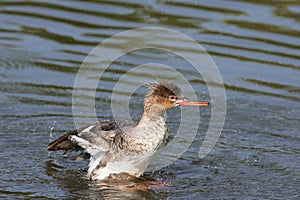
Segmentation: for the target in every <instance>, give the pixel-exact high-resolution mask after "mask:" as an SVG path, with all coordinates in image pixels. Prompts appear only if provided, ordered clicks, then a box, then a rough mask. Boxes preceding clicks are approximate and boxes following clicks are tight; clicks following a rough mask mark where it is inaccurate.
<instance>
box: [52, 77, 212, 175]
mask: <svg viewBox="0 0 300 200" xmlns="http://www.w3.org/2000/svg"><path fill="white" fill-rule="evenodd" d="M147 86H148V88H149V91H148V93H147V95H146V97H145V100H144V112H143V114H142V117H141V119H140V121H139V122H138V123H136V124H132V123H126V122H117V121H114V120H105V121H98V122H97V123H95V124H93V125H89V126H86V127H83V128H80V129H77V130H73V131H69V132H67V133H66V134H65V135H63V136H61V137H60V138H58V139H57V140H55V141H53V142H52V143H50V144H49V145H48V147H47V148H46V150H48V151H56V150H65V151H68V150H83V151H84V152H86V153H88V154H89V155H90V163H89V169H88V173H87V178H88V179H89V180H104V179H105V178H107V177H108V176H110V175H111V174H121V173H128V174H129V175H131V176H135V177H139V176H140V175H142V174H143V173H144V171H145V170H146V168H147V166H148V165H149V163H150V161H151V159H153V157H154V156H155V154H156V152H158V151H159V150H161V149H162V148H163V147H164V146H166V144H167V142H168V138H169V134H168V128H167V126H166V124H165V120H164V113H165V111H166V110H167V109H170V108H173V107H175V106H208V105H209V103H208V102H193V101H190V100H188V99H186V98H184V96H183V95H182V92H181V89H180V88H179V87H178V86H176V85H175V84H173V83H169V82H160V83H151V84H147Z"/></svg>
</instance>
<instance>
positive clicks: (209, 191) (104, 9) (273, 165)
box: [0, 0, 300, 199]
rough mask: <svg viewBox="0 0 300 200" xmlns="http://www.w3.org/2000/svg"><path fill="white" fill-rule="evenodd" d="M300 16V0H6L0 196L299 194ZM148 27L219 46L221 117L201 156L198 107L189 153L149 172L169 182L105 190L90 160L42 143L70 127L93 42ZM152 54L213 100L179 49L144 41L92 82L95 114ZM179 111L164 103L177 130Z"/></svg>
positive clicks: (0, 16) (211, 49) (0, 11)
mask: <svg viewBox="0 0 300 200" xmlns="http://www.w3.org/2000/svg"><path fill="white" fill-rule="evenodd" d="M299 19H300V2H299V1H292V0H291V1H247V0H244V1H243V0H240V1H190V2H189V1H182V2H181V1H176V2H173V1H172V2H171V1H147V2H138V1H132V2H131V1H124V2H98V1H51V2H50V1H49V2H47V1H1V2H0V52H1V56H0V66H1V68H0V77H1V78H0V91H1V93H0V97H1V98H0V105H1V107H0V111H1V112H0V120H1V127H0V128H1V129H0V130H1V132H0V134H1V139H0V154H1V163H0V171H1V173H0V198H1V199H26V198H27V199H29V198H32V199H34V198H36V199H143V198H144V199H165V198H166V199H167V198H170V199H298V198H300V194H299V188H300V135H299V129H300V126H299V119H300V114H299V112H300V103H299V101H300V95H299V94H300V81H299V77H300V76H299V75H300V73H299V69H300V56H299V55H300V20H299ZM146 26H155V27H164V28H170V29H173V30H177V31H180V32H182V33H184V34H186V35H188V36H190V37H192V38H193V39H195V40H196V41H197V42H199V43H200V44H201V45H203V47H204V48H205V49H206V50H207V51H208V53H209V54H210V55H211V56H212V58H213V60H214V62H215V63H216V64H217V66H218V69H219V70H220V72H221V75H222V77H223V80H224V83H225V87H226V95H227V115H226V122H225V126H224V129H223V131H222V135H221V137H220V139H219V141H218V143H217V145H216V146H215V148H214V149H213V151H212V152H211V153H210V154H209V155H208V156H206V157H205V158H203V159H200V158H199V157H198V152H199V147H200V146H201V143H202V141H203V138H204V136H205V132H206V130H207V127H208V123H209V119H210V109H209V108H207V109H201V116H202V118H201V119H202V121H201V123H202V125H201V127H200V128H199V130H198V134H197V136H196V138H195V140H194V142H193V144H192V145H191V146H190V147H189V148H188V150H187V151H186V152H185V153H184V155H183V156H181V158H180V159H178V160H177V161H176V162H175V163H173V164H172V165H169V166H168V167H165V168H163V169H161V170H159V171H156V172H154V173H147V174H146V176H148V177H150V178H153V179H162V180H164V181H169V182H171V183H172V184H171V186H169V187H165V188H162V189H151V190H149V191H146V192H145V191H134V192H120V191H118V190H110V189H99V187H97V184H96V183H94V182H91V181H86V180H85V179H84V178H83V177H84V174H85V171H86V166H87V163H86V162H81V163H77V162H74V161H73V157H74V155H70V156H64V155H62V153H51V154H50V155H49V154H48V153H47V152H46V151H45V150H44V149H45V147H46V146H47V144H48V143H49V142H50V141H52V140H53V139H54V138H56V137H58V136H59V135H61V134H63V133H64V132H65V131H67V130H70V129H73V128H74V123H73V115H72V107H71V106H72V89H73V84H74V80H75V76H76V73H77V71H78V69H79V66H80V64H81V63H82V61H83V60H84V58H85V57H86V56H87V55H88V53H89V52H90V51H91V50H92V49H93V48H94V47H95V46H97V45H98V44H99V43H100V42H102V41H103V40H105V39H107V38H109V37H110V36H112V35H114V34H117V33H119V32H121V31H125V30H129V29H132V28H138V27H146ZM149 62H153V63H154V62H157V63H162V64H166V65H169V66H173V67H174V68H175V69H177V70H178V71H180V73H181V74H183V75H184V76H185V77H186V79H187V80H189V82H190V83H191V84H192V86H193V87H194V88H195V89H196V90H197V91H198V93H197V96H198V98H199V99H204V100H210V98H209V93H208V91H207V88H206V86H205V83H204V82H203V79H202V77H200V76H197V75H195V73H194V72H193V70H192V68H191V67H190V66H189V65H188V64H187V63H185V62H183V61H182V60H181V59H180V58H179V57H178V56H174V55H170V54H169V53H165V52H161V51H153V50H141V51H136V52H132V53H129V54H126V55H124V56H122V57H120V58H119V59H117V60H116V61H115V62H114V63H112V65H111V66H110V67H109V68H108V70H107V71H106V72H105V73H104V75H103V77H102V79H101V83H100V84H99V87H98V90H97V92H96V101H97V103H96V109H97V115H98V118H99V119H104V118H107V117H110V116H111V110H110V98H111V93H112V91H113V88H114V86H115V84H116V83H117V81H118V79H119V78H120V77H121V76H122V75H123V74H125V73H126V72H127V71H128V70H130V69H131V68H133V67H135V66H136V65H139V64H144V63H149ZM162 73H163V72H162ZM139 76H140V75H139V74H137V75H136V79H138V78H140V77H139ZM130 82H131V83H134V82H135V76H134V75H133V76H132V79H131V80H130ZM202 91H203V92H202ZM144 93H145V89H144V88H140V89H138V90H136V93H135V94H134V95H133V96H132V97H131V107H130V108H131V111H130V112H131V115H132V117H133V118H134V119H138V118H139V116H140V114H141V112H142V111H141V109H142V101H143V96H144ZM124 95H125V96H126V95H128V94H124ZM186 109H188V108H186ZM178 118H180V109H177V108H176V109H174V110H172V111H170V112H168V115H167V120H168V124H169V126H170V129H171V131H173V132H175V131H176V129H177V128H178V122H179V119H178ZM192 120H193V119H191V121H192ZM186 127H187V128H188V125H186ZM172 136H174V135H172ZM181 142H182V144H184V143H185V141H184V140H182V141H181Z"/></svg>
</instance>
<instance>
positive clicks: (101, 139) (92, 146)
mask: <svg viewBox="0 0 300 200" xmlns="http://www.w3.org/2000/svg"><path fill="white" fill-rule="evenodd" d="M134 125H135V124H134V123H132V122H126V121H118V122H116V121H114V120H105V121H98V122H97V123H95V124H92V125H88V126H85V127H83V128H80V129H77V130H73V131H69V132H67V133H66V134H65V135H63V136H61V137H60V138H58V139H57V140H55V141H53V142H52V143H50V144H49V145H48V147H47V149H46V150H48V151H57V150H65V151H69V150H84V151H85V152H87V153H88V154H90V155H92V156H96V155H97V154H98V153H99V152H106V151H108V150H109V149H110V147H111V144H112V142H114V140H115V139H116V135H119V134H120V133H122V134H123V133H124V134H125V132H127V131H130V130H131V129H132V128H133V127H134ZM97 157H98V156H97Z"/></svg>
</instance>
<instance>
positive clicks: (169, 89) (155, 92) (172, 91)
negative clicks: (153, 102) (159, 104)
mask: <svg viewBox="0 0 300 200" xmlns="http://www.w3.org/2000/svg"><path fill="white" fill-rule="evenodd" d="M146 86H147V87H148V88H149V92H148V94H147V97H149V96H161V97H166V98H168V97H169V96H170V95H175V96H181V94H182V92H181V89H180V88H179V87H178V86H177V85H175V84H173V83H170V82H159V83H149V84H146Z"/></svg>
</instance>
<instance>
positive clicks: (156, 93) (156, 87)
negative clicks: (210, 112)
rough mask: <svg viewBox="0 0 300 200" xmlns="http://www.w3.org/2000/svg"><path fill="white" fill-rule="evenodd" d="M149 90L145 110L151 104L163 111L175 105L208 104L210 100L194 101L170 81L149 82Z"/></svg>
mask: <svg viewBox="0 0 300 200" xmlns="http://www.w3.org/2000/svg"><path fill="white" fill-rule="evenodd" d="M147 86H148V88H149V92H148V94H147V96H146V98H145V102H144V104H145V111H147V109H149V108H150V107H151V106H154V105H155V106H156V107H160V108H161V110H162V111H164V110H166V109H170V108H173V107H175V106H208V105H209V103H208V102H193V101H190V100H188V99H186V98H184V96H183V95H182V92H181V89H180V88H179V87H178V86H177V85H175V84H173V83H169V82H160V83H151V84H147Z"/></svg>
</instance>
